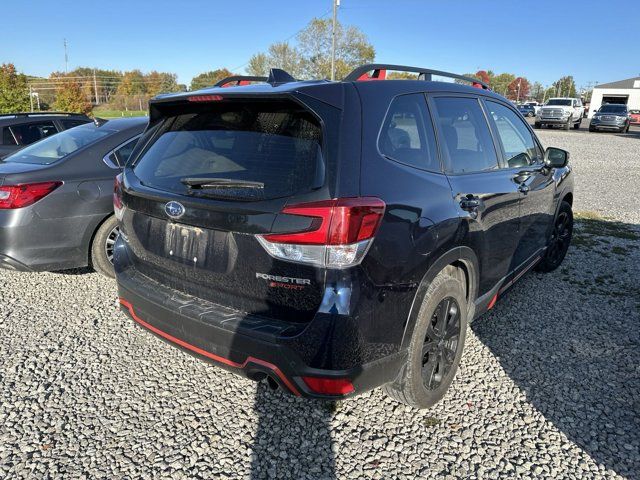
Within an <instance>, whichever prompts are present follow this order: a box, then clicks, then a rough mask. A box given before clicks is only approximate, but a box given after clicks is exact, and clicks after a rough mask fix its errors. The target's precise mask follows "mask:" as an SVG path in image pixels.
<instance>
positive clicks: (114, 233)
mask: <svg viewBox="0 0 640 480" xmlns="http://www.w3.org/2000/svg"><path fill="white" fill-rule="evenodd" d="M118 235H120V227H118V226H116V227H114V228H113V230H111V231H110V232H109V235H107V239H106V240H105V244H104V253H105V255H106V256H107V260H109V263H110V264H111V265H113V248H114V246H115V244H116V240H117V238H118Z"/></svg>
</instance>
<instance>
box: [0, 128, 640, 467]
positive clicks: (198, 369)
mask: <svg viewBox="0 0 640 480" xmlns="http://www.w3.org/2000/svg"><path fill="white" fill-rule="evenodd" d="M540 133H541V138H542V140H543V142H544V143H545V144H546V145H555V146H559V147H565V148H568V149H569V150H570V151H571V152H572V154H573V157H572V159H573V165H574V166H575V171H576V174H577V187H578V188H577V197H576V204H577V209H579V210H580V209H581V210H591V211H594V212H600V213H601V214H604V215H608V216H612V217H615V218H616V219H617V220H619V221H618V222H613V221H605V220H603V219H602V218H599V217H598V216H597V215H596V214H589V215H586V216H584V217H583V218H582V219H581V220H580V221H579V222H578V224H577V226H576V237H575V242H574V245H573V246H572V248H571V250H570V252H569V255H568V256H567V259H566V261H565V264H564V265H563V266H562V267H561V268H560V269H558V270H557V271H556V272H554V273H552V274H546V275H542V274H530V275H526V276H525V277H524V278H523V280H522V281H521V282H519V284H518V285H517V286H516V287H515V288H514V289H513V290H512V291H511V292H510V294H509V295H507V296H506V297H505V298H504V299H502V300H501V301H500V302H498V304H497V305H496V306H495V308H494V309H493V310H492V311H491V312H490V313H489V314H487V315H484V316H483V317H482V318H481V319H479V320H477V321H476V322H475V323H474V324H473V328H472V331H471V332H470V333H469V335H468V337H467V339H468V340H467V345H466V350H465V355H464V357H463V362H462V365H461V369H460V372H459V374H458V376H457V377H456V380H455V381H454V383H453V385H452V388H451V390H450V392H449V393H448V394H447V396H446V397H445V399H444V401H443V402H441V403H440V404H439V405H437V406H436V407H435V408H433V409H431V410H426V411H416V410H413V409H411V408H407V407H404V406H403V405H399V404H397V403H395V402H393V401H392V400H390V399H388V398H386V397H385V396H384V395H383V394H382V393H381V392H380V391H379V390H375V391H373V392H369V393H367V394H365V395H362V396H360V397H357V398H355V399H351V400H347V401H344V402H340V403H337V404H330V403H321V402H314V401H308V400H301V399H297V398H293V397H290V396H286V395H284V394H282V393H280V392H271V391H270V390H268V389H267V388H266V387H265V386H264V385H262V384H260V385H257V384H255V383H253V382H251V381H249V380H245V379H242V378H239V377H236V376H235V375H233V374H231V373H227V372H225V371H224V370H221V369H218V368H215V367H212V366H210V365H208V364H205V363H203V362H201V361H198V360H196V359H194V358H192V357H191V356H189V355H186V354H184V353H183V352H181V351H179V350H177V349H175V348H173V347H170V346H169V345H167V344H165V343H163V342H162V341H160V340H158V339H157V338H155V337H154V336H152V335H149V334H148V333H146V332H144V331H142V330H140V329H138V328H137V327H135V326H134V325H133V323H132V322H131V321H130V320H128V319H127V318H126V317H125V315H124V314H122V313H120V312H119V310H118V309H117V308H116V304H115V284H114V282H112V281H109V280H107V279H104V278H102V277H100V276H99V275H98V274H95V273H87V272H73V274H68V273H67V274H61V273H45V274H19V273H10V272H3V274H2V277H3V279H4V286H3V287H2V288H1V289H0V355H1V356H0V358H1V362H2V363H1V364H0V478H62V477H64V478H106V477H108V478H138V477H142V478H154V479H155V478H161V477H162V478H256V479H257V478H295V479H302V478H313V479H316V478H407V479H414V478H418V477H420V478H498V477H500V478H540V477H547V478H576V479H583V478H602V477H609V478H620V477H627V478H640V418H639V415H640V338H639V336H640V332H639V328H638V326H639V325H640V290H639V285H640V282H639V280H640V248H639V247H638V245H639V244H640V242H639V241H638V240H640V230H639V229H638V226H637V224H638V223H640V218H639V217H638V214H639V211H640V208H638V205H637V194H638V189H637V184H638V182H639V181H640V175H639V172H638V152H640V135H629V136H626V137H619V136H616V135H604V134H603V135H594V134H586V133H582V132H573V131H572V132H560V131H541V132H540ZM618 172H620V173H618ZM634 201H635V202H636V203H635V204H634V203H633V202H634Z"/></svg>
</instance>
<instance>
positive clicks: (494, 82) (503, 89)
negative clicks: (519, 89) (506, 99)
mask: <svg viewBox="0 0 640 480" xmlns="http://www.w3.org/2000/svg"><path fill="white" fill-rule="evenodd" d="M515 79H516V76H515V75H514V74H512V73H501V74H500V75H495V76H494V77H493V78H492V79H491V89H492V90H493V91H494V92H496V93H499V94H500V95H504V96H506V95H507V93H508V89H509V84H510V83H511V82H513V81H514V80H515Z"/></svg>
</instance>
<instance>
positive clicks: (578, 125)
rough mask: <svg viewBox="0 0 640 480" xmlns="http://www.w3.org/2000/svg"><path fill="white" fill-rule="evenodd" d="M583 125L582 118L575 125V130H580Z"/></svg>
mask: <svg viewBox="0 0 640 480" xmlns="http://www.w3.org/2000/svg"><path fill="white" fill-rule="evenodd" d="M581 124H582V118H580V120H578V121H577V122H576V123H574V124H573V129H574V130H578V129H579V128H580V125H581Z"/></svg>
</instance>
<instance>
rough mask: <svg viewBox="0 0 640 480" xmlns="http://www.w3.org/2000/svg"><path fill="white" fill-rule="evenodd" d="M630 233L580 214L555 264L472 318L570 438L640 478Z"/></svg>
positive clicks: (636, 259)
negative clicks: (565, 251)
mask: <svg viewBox="0 0 640 480" xmlns="http://www.w3.org/2000/svg"><path fill="white" fill-rule="evenodd" d="M638 240H640V230H639V229H638V226H636V225H629V224H622V223H619V222H609V221H604V220H602V219H593V218H591V219H583V220H580V221H578V222H577V223H576V230H575V232H574V241H573V246H572V247H571V249H570V250H569V254H568V255H567V257H566V259H565V263H564V264H563V265H562V266H561V267H560V268H559V269H558V270H556V271H555V272H553V273H551V274H531V275H528V276H527V277H525V278H524V279H523V281H522V282H520V284H518V285H516V287H515V288H514V289H513V290H512V291H511V292H510V293H509V294H508V295H506V296H505V298H504V299H502V301H501V302H498V303H497V304H496V306H495V307H494V309H493V310H492V311H491V312H489V313H488V314H486V315H485V316H484V317H483V318H480V319H478V320H476V322H474V323H473V330H474V332H475V334H476V336H477V337H478V338H479V339H480V341H482V342H483V343H484V344H485V345H486V346H487V347H488V348H489V349H490V350H491V352H492V353H493V354H494V355H495V357H496V358H498V359H499V361H500V364H501V366H502V368H503V369H504V370H505V372H506V373H507V374H508V375H509V377H510V378H511V379H512V380H513V381H514V382H515V383H516V384H517V385H518V387H519V388H520V389H521V390H522V391H523V392H524V394H525V395H526V396H527V399H528V401H529V402H531V404H532V405H533V406H534V407H535V408H536V409H537V410H538V411H539V412H540V413H542V414H543V415H544V417H545V418H546V419H547V420H548V421H551V422H552V423H553V424H554V425H555V426H556V427H557V428H558V429H559V430H560V431H561V432H563V433H564V435H566V437H567V439H568V440H569V442H573V443H575V444H577V445H578V446H579V447H580V448H582V449H583V450H584V451H585V452H586V453H587V454H588V455H589V456H591V458H592V459H593V460H594V461H596V462H597V463H599V464H601V465H603V466H605V467H606V468H607V469H610V470H613V471H615V472H617V473H618V474H620V475H623V476H627V477H629V478H640V477H639V475H640V375H638V372H639V370H638V365H640V328H639V325H640V288H638V280H639V279H640V248H638V247H637V243H638ZM564 443H566V442H565V441H564V440H560V443H559V444H558V445H557V448H562V444H564Z"/></svg>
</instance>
